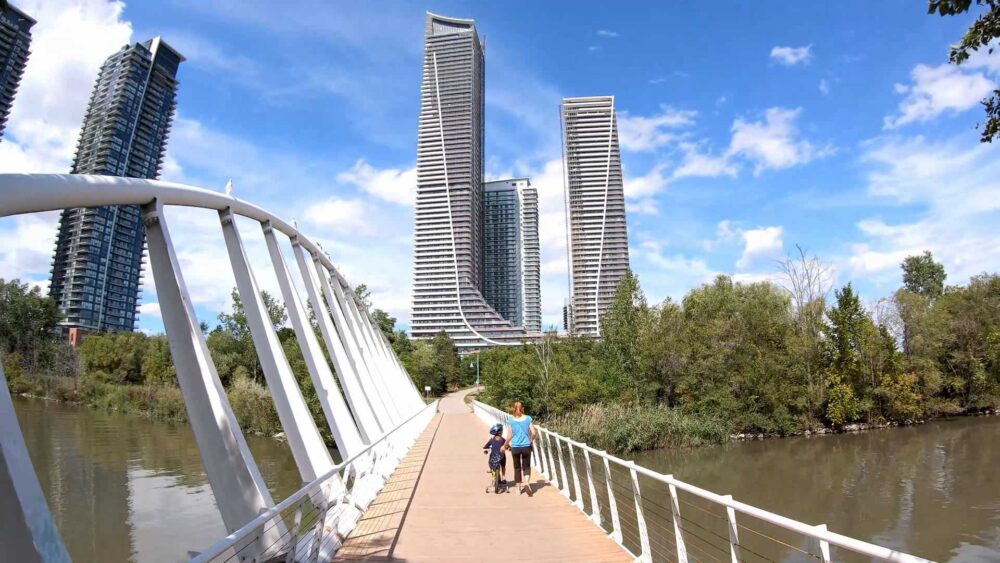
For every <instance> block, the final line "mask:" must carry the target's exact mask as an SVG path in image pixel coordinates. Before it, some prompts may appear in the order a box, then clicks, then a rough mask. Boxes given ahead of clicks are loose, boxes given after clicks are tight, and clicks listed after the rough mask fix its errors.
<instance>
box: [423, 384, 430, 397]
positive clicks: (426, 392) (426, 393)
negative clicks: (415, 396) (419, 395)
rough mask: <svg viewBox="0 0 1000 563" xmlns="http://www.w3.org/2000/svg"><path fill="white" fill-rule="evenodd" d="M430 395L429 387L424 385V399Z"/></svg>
mask: <svg viewBox="0 0 1000 563" xmlns="http://www.w3.org/2000/svg"><path fill="white" fill-rule="evenodd" d="M430 393H431V386H430V385H424V398H425V399H426V398H427V397H428V396H429V395H430Z"/></svg>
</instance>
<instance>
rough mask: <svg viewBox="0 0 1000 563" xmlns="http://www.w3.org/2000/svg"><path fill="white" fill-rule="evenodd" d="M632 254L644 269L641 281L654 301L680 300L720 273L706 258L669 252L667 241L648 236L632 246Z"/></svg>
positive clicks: (630, 251) (650, 298)
mask: <svg viewBox="0 0 1000 563" xmlns="http://www.w3.org/2000/svg"><path fill="white" fill-rule="evenodd" d="M643 236H644V235H643V234H641V233H640V234H639V235H638V237H639V238H643ZM629 256H630V258H631V261H632V268H633V269H636V270H641V272H640V281H641V282H642V287H643V290H644V291H645V292H646V295H647V297H648V298H649V300H650V302H652V303H659V302H660V301H662V300H663V299H665V298H667V297H669V298H671V299H674V300H680V299H681V298H683V297H684V295H685V294H686V293H688V292H689V291H690V290H691V288H692V287H695V286H697V285H700V284H703V283H707V282H709V281H711V280H712V278H714V277H715V276H716V274H717V272H716V271H715V270H713V269H712V268H710V267H709V266H708V264H707V263H706V262H705V260H704V259H702V258H697V257H690V256H686V255H684V254H682V253H679V252H673V253H668V252H667V251H666V245H664V244H663V243H662V242H659V241H656V240H645V241H643V242H641V243H640V244H639V245H638V246H636V247H631V248H630V249H629Z"/></svg>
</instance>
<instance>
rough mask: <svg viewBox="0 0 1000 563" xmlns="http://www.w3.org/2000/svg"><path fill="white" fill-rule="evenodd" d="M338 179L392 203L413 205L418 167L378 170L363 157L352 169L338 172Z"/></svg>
mask: <svg viewBox="0 0 1000 563" xmlns="http://www.w3.org/2000/svg"><path fill="white" fill-rule="evenodd" d="M337 181H338V182H344V183H347V184H353V185H355V186H357V187H359V188H361V189H362V190H364V191H365V192H367V193H369V194H371V195H373V196H375V197H377V198H379V199H381V200H384V201H388V202H390V203H397V204H399V205H413V204H414V202H415V201H416V196H417V169H416V167H413V168H408V169H406V170H402V169H398V168H386V169H383V170H378V169H376V168H375V167H373V166H372V165H371V164H368V163H367V162H365V161H364V160H363V159H362V160H359V161H357V162H355V163H354V166H352V167H351V169H350V170H348V171H345V172H341V173H339V174H337Z"/></svg>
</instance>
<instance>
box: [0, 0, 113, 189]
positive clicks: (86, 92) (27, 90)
mask: <svg viewBox="0 0 1000 563" xmlns="http://www.w3.org/2000/svg"><path fill="white" fill-rule="evenodd" d="M18 7H19V8H21V9H22V10H24V11H25V12H26V13H28V14H30V15H31V16H32V17H33V18H35V19H36V20H38V23H37V24H36V25H35V26H34V27H33V28H32V40H31V56H30V60H29V61H28V65H27V67H26V68H25V71H24V76H23V77H22V79H21V85H20V87H19V88H18V92H17V96H16V97H15V99H14V105H13V108H12V110H11V114H10V120H9V121H8V123H7V128H6V131H4V138H3V142H2V143H0V172H50V173H51V172H58V173H66V172H68V171H69V168H70V164H71V161H72V159H73V151H74V149H75V147H76V141H77V137H78V136H79V128H80V125H81V123H82V122H83V114H84V111H85V110H86V108H87V102H88V101H89V99H90V91H91V89H92V88H93V87H94V81H95V79H96V77H97V71H98V70H99V69H100V66H101V63H103V62H104V60H105V59H106V58H107V57H108V55H110V54H111V53H114V52H115V51H117V50H118V49H120V48H121V47H122V46H123V45H125V44H127V43H129V41H130V40H131V37H132V26H131V24H130V23H129V22H127V21H124V20H122V18H121V15H122V10H124V8H125V4H124V3H123V2H118V1H112V2H109V1H106V0H83V1H80V0H75V1H70V0H53V1H49V0H46V1H44V2H42V1H36V0H28V1H24V2H18ZM57 85H58V87H56V86H57Z"/></svg>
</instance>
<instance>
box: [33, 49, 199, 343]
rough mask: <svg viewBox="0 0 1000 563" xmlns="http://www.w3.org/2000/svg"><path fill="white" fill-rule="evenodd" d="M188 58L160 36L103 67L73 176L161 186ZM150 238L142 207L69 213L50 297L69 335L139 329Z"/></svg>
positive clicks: (64, 220) (65, 217)
mask: <svg viewBox="0 0 1000 563" xmlns="http://www.w3.org/2000/svg"><path fill="white" fill-rule="evenodd" d="M183 60H184V57H182V56H181V55H180V53H178V52H177V51H175V50H174V49H173V48H171V47H170V46H169V45H167V44H166V43H165V42H163V40H161V39H160V38H159V37H156V38H154V39H150V40H148V41H145V42H142V43H136V44H134V45H126V46H125V47H122V49H121V50H120V51H118V52H117V53H115V54H113V55H111V56H110V57H108V59H107V60H106V61H104V64H103V65H102V66H101V70H100V73H99V75H98V77H97V83H96V84H95V86H94V90H93V93H92V94H91V96H90V105H89V106H88V107H87V113H86V114H85V115H84V118H83V128H82V129H81V131H80V140H79V142H78V143H77V146H76V157H75V158H74V159H73V168H72V170H71V173H72V174H99V175H105V176H128V177H131V178H151V179H155V178H157V177H158V176H159V174H160V166H161V165H162V164H163V156H164V151H165V148H166V141H167V135H168V133H169V131H170V124H171V121H172V119H173V115H174V107H175V98H176V94H177V80H176V76H177V68H178V66H179V65H180V63H181V62H182V61H183ZM144 244H145V231H144V229H143V226H142V219H141V217H140V214H139V206H137V205H117V206H111V207H96V208H83V209H67V210H65V211H63V213H62V216H61V217H60V219H59V235H58V237H57V239H56V252H55V258H54V259H53V264H52V284H51V286H50V289H49V294H50V295H51V296H52V298H53V299H55V301H56V304H57V305H58V306H59V309H60V310H61V311H62V313H63V314H64V315H65V319H64V320H63V322H62V326H63V329H64V330H66V331H68V332H70V334H71V338H72V333H73V331H72V330H71V329H73V328H77V329H81V330H83V331H84V332H91V331H114V330H133V329H134V328H135V321H136V315H137V307H138V304H139V282H140V277H141V273H142V251H143V246H144Z"/></svg>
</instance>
